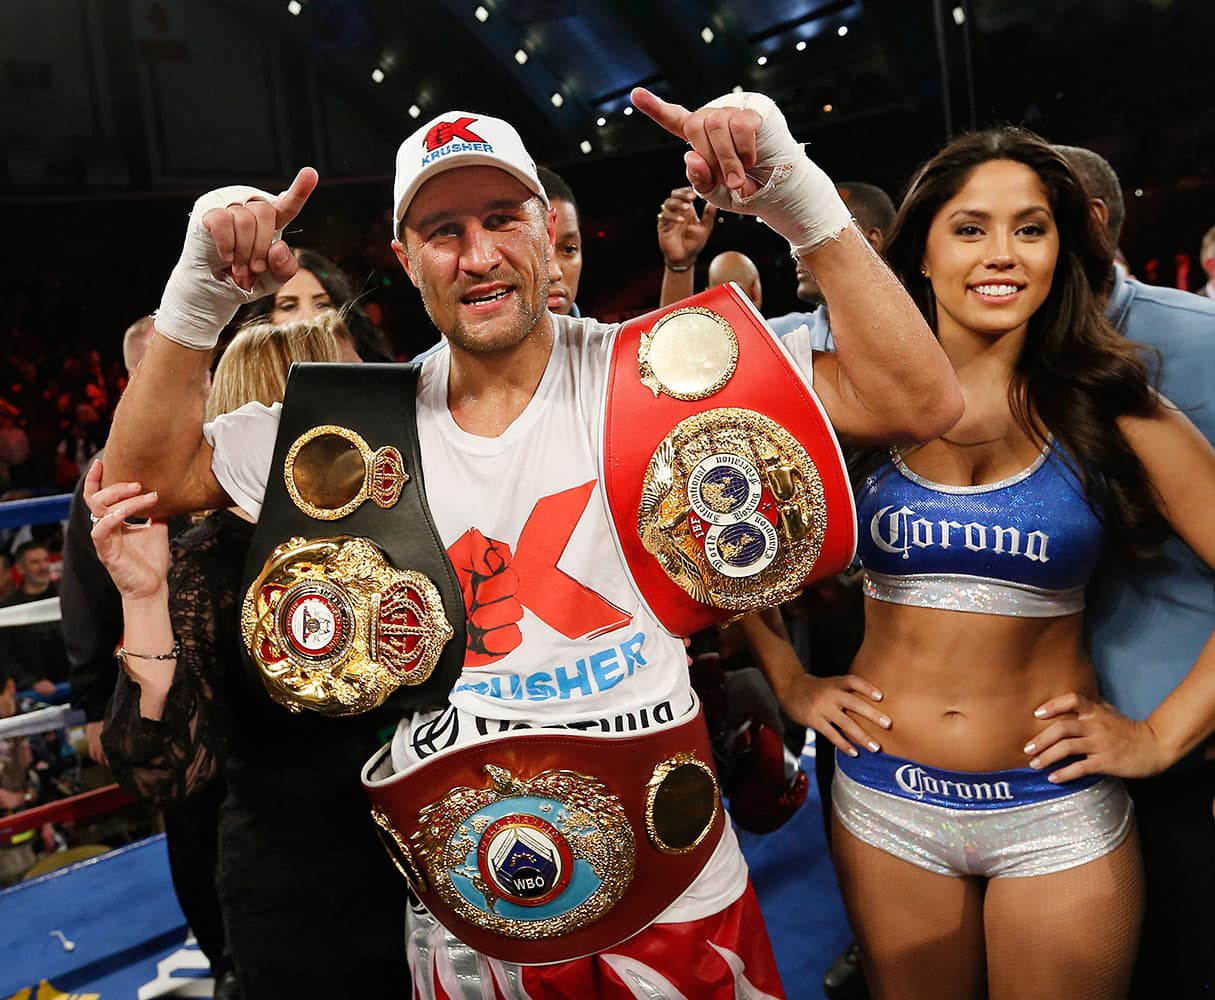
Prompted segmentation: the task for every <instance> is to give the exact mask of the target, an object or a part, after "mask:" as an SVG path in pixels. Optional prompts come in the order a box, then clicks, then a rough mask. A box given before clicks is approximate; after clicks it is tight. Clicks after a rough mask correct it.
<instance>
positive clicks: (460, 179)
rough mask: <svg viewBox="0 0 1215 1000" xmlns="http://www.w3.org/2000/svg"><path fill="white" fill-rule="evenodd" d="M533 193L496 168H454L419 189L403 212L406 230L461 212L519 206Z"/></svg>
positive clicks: (469, 213) (466, 213) (418, 228)
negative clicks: (406, 209)
mask: <svg viewBox="0 0 1215 1000" xmlns="http://www.w3.org/2000/svg"><path fill="white" fill-rule="evenodd" d="M534 197H535V195H533V194H532V193H531V192H530V191H529V190H528V189H527V188H526V187H525V186H524V185H523V183H522V182H521V181H519V180H517V179H516V178H515V177H513V176H511V175H510V174H508V173H507V172H506V171H505V170H499V169H498V168H497V167H484V166H476V167H456V168H454V169H452V170H447V171H444V172H443V173H441V174H438V175H436V176H434V177H431V178H430V179H429V180H428V181H426V183H425V184H423V185H422V186H421V187H420V188H418V193H417V194H415V195H414V196H413V200H412V201H411V202H410V203H409V210H408V211H407V212H406V213H405V221H404V225H405V228H406V229H412V230H415V231H416V230H421V229H424V228H425V227H426V226H427V225H430V224H433V223H434V222H436V221H438V220H440V219H444V218H450V217H453V216H460V215H480V214H482V213H483V212H485V211H487V210H491V209H495V208H496V209H504V208H507V207H510V206H514V207H516V208H517V207H519V206H522V205H524V204H526V203H527V202H528V201H530V200H531V199H532V198H534Z"/></svg>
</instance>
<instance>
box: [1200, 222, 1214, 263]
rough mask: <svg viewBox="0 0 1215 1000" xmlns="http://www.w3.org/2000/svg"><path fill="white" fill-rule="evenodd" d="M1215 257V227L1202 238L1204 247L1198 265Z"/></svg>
mask: <svg viewBox="0 0 1215 1000" xmlns="http://www.w3.org/2000/svg"><path fill="white" fill-rule="evenodd" d="M1212 257H1215V226H1212V227H1211V228H1210V229H1208V230H1207V231H1206V233H1205V235H1204V236H1203V237H1202V247H1201V249H1200V250H1199V257H1198V263H1199V264H1201V263H1202V262H1203V261H1204V260H1210V259H1211V258H1212Z"/></svg>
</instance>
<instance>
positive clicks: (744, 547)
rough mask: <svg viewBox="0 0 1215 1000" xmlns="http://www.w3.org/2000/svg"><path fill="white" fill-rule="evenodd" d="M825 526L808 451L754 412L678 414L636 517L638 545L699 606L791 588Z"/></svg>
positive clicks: (778, 596) (763, 600)
mask: <svg viewBox="0 0 1215 1000" xmlns="http://www.w3.org/2000/svg"><path fill="white" fill-rule="evenodd" d="M826 526H827V509H826V499H825V496H824V492H823V484H822V480H821V478H820V477H819V473H818V469H817V468H816V467H815V464H814V462H813V460H812V459H811V458H810V456H809V455H808V454H807V452H806V449H805V448H803V447H802V445H801V444H799V443H798V441H797V440H796V439H795V438H794V437H793V435H792V434H790V433H789V432H788V431H786V430H785V429H784V428H783V427H781V425H780V424H778V423H776V422H775V421H774V420H772V419H770V418H768V417H766V416H764V415H763V414H761V413H757V412H755V411H754V410H747V409H740V408H733V407H722V408H717V409H710V410H705V411H703V412H701V413H697V414H695V415H693V416H690V417H688V418H687V419H685V420H682V421H680V423H679V424H677V425H676V427H675V428H674V429H673V430H672V431H671V432H670V433H669V434H668V435H667V436H666V437H665V438H664V439H663V440H662V442H661V443H660V444H659V445H658V447H657V449H655V451H654V455H653V457H652V458H651V459H650V463H649V466H648V467H647V469H646V472H645V479H644V483H643V487H642V496H641V504H640V507H639V510H638V515H637V532H638V535H639V536H640V538H641V541H642V544H643V545H644V546H645V548H646V550H647V551H648V552H650V553H651V554H652V555H653V556H654V557H655V558H656V559H657V560H658V562H659V564H660V565H661V566H662V568H663V570H664V571H665V573H666V574H667V576H668V577H670V579H671V580H672V581H674V582H675V583H676V584H677V585H678V586H680V587H681V588H682V589H683V590H685V591H687V593H688V594H690V595H691V596H692V597H694V598H695V599H696V600H698V601H700V602H701V603H703V604H710V605H713V606H715V607H719V608H726V609H729V610H733V611H738V612H740V613H744V612H748V611H754V610H756V609H758V608H764V607H771V606H772V605H774V604H777V603H779V602H781V601H786V600H789V599H790V598H792V597H794V596H796V595H797V593H798V591H799V590H800V582H801V581H802V580H805V579H806V577H807V576H809V575H810V571H811V569H812V568H813V567H814V564H815V562H816V561H817V560H818V556H819V552H820V550H821V548H822V543H823V537H824V534H825V532H826Z"/></svg>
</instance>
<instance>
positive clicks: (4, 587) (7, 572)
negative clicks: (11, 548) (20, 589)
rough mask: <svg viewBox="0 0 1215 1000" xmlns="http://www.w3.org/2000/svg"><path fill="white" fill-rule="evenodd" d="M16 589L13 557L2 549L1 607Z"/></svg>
mask: <svg viewBox="0 0 1215 1000" xmlns="http://www.w3.org/2000/svg"><path fill="white" fill-rule="evenodd" d="M16 589H17V580H16V579H15V578H14V576H13V557H12V555H10V554H9V553H8V552H6V551H4V549H0V605H3V604H4V602H5V601H7V600H8V599H9V598H10V597H11V596H12V595H13V592H14V591H15V590H16Z"/></svg>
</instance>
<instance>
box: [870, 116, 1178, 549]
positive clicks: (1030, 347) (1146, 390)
mask: <svg viewBox="0 0 1215 1000" xmlns="http://www.w3.org/2000/svg"><path fill="white" fill-rule="evenodd" d="M991 160H1012V161H1014V162H1017V163H1022V164H1024V165H1025V166H1027V167H1029V168H1030V169H1031V170H1033V171H1034V173H1036V174H1037V175H1038V178H1039V179H1040V180H1041V181H1042V184H1043V186H1044V187H1045V188H1046V193H1047V197H1048V199H1049V201H1050V207H1051V211H1052V212H1053V213H1054V217H1055V225H1056V226H1057V228H1058V232H1059V258H1058V261H1057V263H1056V264H1055V273H1054V278H1053V280H1052V282H1051V288H1050V292H1049V293H1048V294H1047V297H1046V300H1045V301H1044V302H1043V303H1042V305H1041V306H1040V307H1039V308H1038V310H1037V311H1036V312H1035V313H1034V314H1033V316H1032V317H1030V320H1029V328H1028V333H1027V336H1026V339H1025V344H1024V347H1023V348H1022V351H1021V355H1020V357H1019V358H1018V359H1017V365H1016V368H1015V370H1014V373H1013V380H1012V383H1011V385H1010V386H1009V393H1008V396H1009V405H1010V406H1011V408H1012V412H1013V415H1014V417H1015V419H1016V421H1017V423H1018V424H1019V425H1020V426H1021V428H1022V429H1023V430H1024V431H1025V433H1026V434H1028V435H1029V436H1030V438H1031V440H1037V441H1039V442H1040V443H1042V444H1045V442H1044V441H1042V440H1041V439H1042V435H1041V432H1040V431H1039V430H1038V427H1039V422H1040V424H1041V425H1044V426H1045V427H1046V428H1047V429H1048V430H1049V431H1050V432H1051V434H1053V435H1054V437H1055V439H1056V441H1058V442H1059V444H1061V445H1062V447H1063V449H1064V452H1065V454H1066V455H1068V456H1070V457H1071V458H1072V459H1073V460H1074V462H1073V464H1074V465H1075V467H1076V472H1077V474H1078V475H1079V477H1080V479H1081V482H1082V483H1083V484H1084V489H1085V494H1086V496H1087V498H1088V501H1089V504H1090V506H1091V507H1092V508H1093V510H1094V511H1095V512H1096V514H1097V516H1098V517H1099V518H1100V519H1101V521H1102V524H1103V525H1104V527H1105V530H1106V536H1107V538H1108V539H1109V540H1110V542H1112V543H1113V544H1114V545H1115V546H1116V547H1118V548H1120V549H1122V551H1123V552H1124V553H1126V554H1128V555H1131V556H1133V557H1144V556H1146V555H1148V554H1150V553H1151V551H1152V550H1153V549H1154V548H1155V546H1157V545H1158V544H1159V543H1160V542H1161V541H1163V540H1164V538H1165V537H1167V535H1168V533H1169V530H1170V529H1169V526H1168V523H1167V521H1165V519H1164V517H1163V515H1162V514H1161V513H1160V509H1159V505H1158V504H1157V498H1156V495H1155V492H1154V490H1153V489H1152V487H1151V485H1150V484H1149V482H1148V478H1147V474H1146V472H1145V471H1144V468H1143V463H1141V462H1140V461H1139V458H1138V456H1137V455H1136V454H1135V452H1134V451H1133V450H1132V449H1131V446H1130V444H1129V443H1128V442H1127V440H1126V437H1125V436H1124V435H1123V434H1122V432H1121V430H1120V429H1119V428H1118V424H1117V418H1119V417H1122V416H1126V415H1132V416H1148V415H1150V414H1152V413H1154V412H1155V411H1156V409H1157V407H1158V406H1159V405H1160V404H1159V399H1158V397H1157V395H1156V392H1155V389H1154V387H1153V386H1152V384H1151V382H1150V380H1149V377H1148V364H1147V361H1146V359H1145V352H1144V351H1143V350H1142V349H1141V348H1140V347H1139V346H1138V345H1136V344H1134V343H1133V342H1131V341H1129V340H1127V339H1126V338H1125V337H1124V336H1122V334H1121V333H1120V332H1119V331H1118V330H1117V329H1116V328H1115V327H1114V326H1113V325H1112V324H1111V323H1110V322H1109V320H1107V319H1106V317H1105V312H1104V308H1105V303H1106V300H1107V295H1108V293H1109V290H1110V283H1111V281H1112V278H1113V274H1114V271H1113V250H1114V248H1113V246H1112V243H1111V240H1110V237H1109V235H1108V232H1107V231H1106V229H1105V227H1104V226H1103V225H1102V224H1101V223H1100V222H1099V221H1098V220H1097V219H1096V218H1094V216H1093V214H1092V211H1091V209H1090V206H1089V195H1088V192H1087V191H1086V190H1085V188H1084V185H1083V183H1082V182H1081V181H1080V179H1079V178H1078V177H1077V176H1076V174H1075V173H1074V172H1073V171H1072V168H1071V167H1070V166H1069V165H1068V162H1067V160H1066V159H1064V158H1063V156H1062V155H1061V154H1060V153H1059V152H1058V151H1057V150H1056V149H1055V148H1054V147H1053V146H1052V145H1051V144H1050V143H1048V142H1046V141H1045V140H1044V139H1042V138H1040V137H1039V136H1037V135H1035V134H1034V133H1032V132H1029V131H1027V130H1026V129H1021V128H1014V127H1003V128H993V129H988V130H986V131H982V132H972V133H969V134H967V135H963V136H959V137H958V138H957V139H954V140H953V141H952V142H950V143H949V144H948V145H947V146H945V148H943V149H942V150H941V151H940V152H939V153H937V154H936V155H935V156H934V157H933V158H932V159H930V160H929V161H928V162H927V163H925V164H924V165H923V166H922V167H921V168H920V169H919V171H918V172H917V173H916V175H915V176H914V177H913V178H912V181H911V183H910V184H909V185H908V188H907V193H906V195H905V196H904V198H903V203H902V205H901V206H900V208H899V212H898V215H897V216H896V217H895V220H894V224H893V226H892V227H891V231H890V235H889V237H888V239H887V240H886V246H885V256H886V260H887V262H888V263H889V265H890V267H891V269H892V270H893V271H894V273H895V274H896V275H897V276H898V278H899V280H900V281H901V282H902V283H903V286H904V287H905V288H906V289H907V290H908V291H909V292H910V293H911V297H912V299H914V301H915V303H916V305H917V306H918V307H919V309H920V312H921V313H922V314H923V315H924V318H925V319H926V320H927V321H928V323H929V325H930V326H932V327H933V329H934V330H935V329H936V322H937V316H936V301H935V299H934V297H933V293H932V284H931V282H930V281H929V279H928V278H926V277H925V276H924V275H923V274H922V273H921V270H920V268H921V266H922V264H923V259H924V248H925V246H926V244H927V240H928V230H929V227H930V226H931V225H932V221H933V219H934V218H935V217H936V214H937V212H938V211H940V209H941V207H942V206H943V205H944V204H945V203H946V202H948V201H949V200H950V199H951V198H953V197H954V195H956V194H957V193H958V191H959V190H961V188H962V186H963V185H964V184H965V183H966V181H967V179H968V178H969V176H970V174H971V172H972V171H973V170H974V169H975V168H976V167H978V166H980V165H981V164H983V163H987V162H989V161H991ZM1035 418H1036V419H1035Z"/></svg>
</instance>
